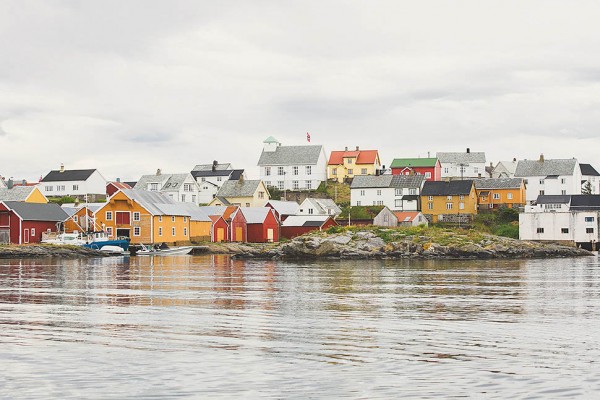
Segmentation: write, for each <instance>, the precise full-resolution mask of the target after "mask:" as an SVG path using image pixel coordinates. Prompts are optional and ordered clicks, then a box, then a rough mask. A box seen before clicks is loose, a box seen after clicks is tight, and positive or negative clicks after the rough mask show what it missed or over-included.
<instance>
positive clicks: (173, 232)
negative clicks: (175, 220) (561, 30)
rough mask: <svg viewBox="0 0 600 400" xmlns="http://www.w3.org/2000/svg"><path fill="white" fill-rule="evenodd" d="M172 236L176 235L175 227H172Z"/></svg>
mask: <svg viewBox="0 0 600 400" xmlns="http://www.w3.org/2000/svg"><path fill="white" fill-rule="evenodd" d="M171 236H175V227H173V228H171Z"/></svg>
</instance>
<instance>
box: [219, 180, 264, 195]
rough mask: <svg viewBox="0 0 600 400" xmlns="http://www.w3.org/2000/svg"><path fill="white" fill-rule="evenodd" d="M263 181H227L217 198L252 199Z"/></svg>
mask: <svg viewBox="0 0 600 400" xmlns="http://www.w3.org/2000/svg"><path fill="white" fill-rule="evenodd" d="M260 182H261V180H260V179H258V180H242V181H226V182H223V186H221V189H219V191H218V192H217V197H252V196H254V193H255V192H256V189H258V186H259V185H260Z"/></svg>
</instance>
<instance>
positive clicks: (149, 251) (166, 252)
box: [135, 245, 194, 256]
mask: <svg viewBox="0 0 600 400" xmlns="http://www.w3.org/2000/svg"><path fill="white" fill-rule="evenodd" d="M141 246H142V248H141V249H140V250H138V251H137V252H136V253H135V254H136V255H138V256H182V255H185V254H189V253H190V252H191V251H192V250H193V249H194V246H182V247H172V248H168V249H155V248H153V247H151V246H145V245H141Z"/></svg>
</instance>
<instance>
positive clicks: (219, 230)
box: [217, 228, 225, 242]
mask: <svg viewBox="0 0 600 400" xmlns="http://www.w3.org/2000/svg"><path fill="white" fill-rule="evenodd" d="M223 240H225V229H224V228H217V242H222V241H223Z"/></svg>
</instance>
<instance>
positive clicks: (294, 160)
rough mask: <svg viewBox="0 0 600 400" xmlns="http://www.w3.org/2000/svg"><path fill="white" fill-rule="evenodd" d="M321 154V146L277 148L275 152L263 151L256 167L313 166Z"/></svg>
mask: <svg viewBox="0 0 600 400" xmlns="http://www.w3.org/2000/svg"><path fill="white" fill-rule="evenodd" d="M322 152H323V146H321V145H308V146H279V147H277V148H276V149H275V151H264V150H263V152H262V154H261V155H260V159H259V160H258V164H257V165H259V166H262V165H315V164H317V162H318V161H319V157H320V156H321V153H322Z"/></svg>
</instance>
